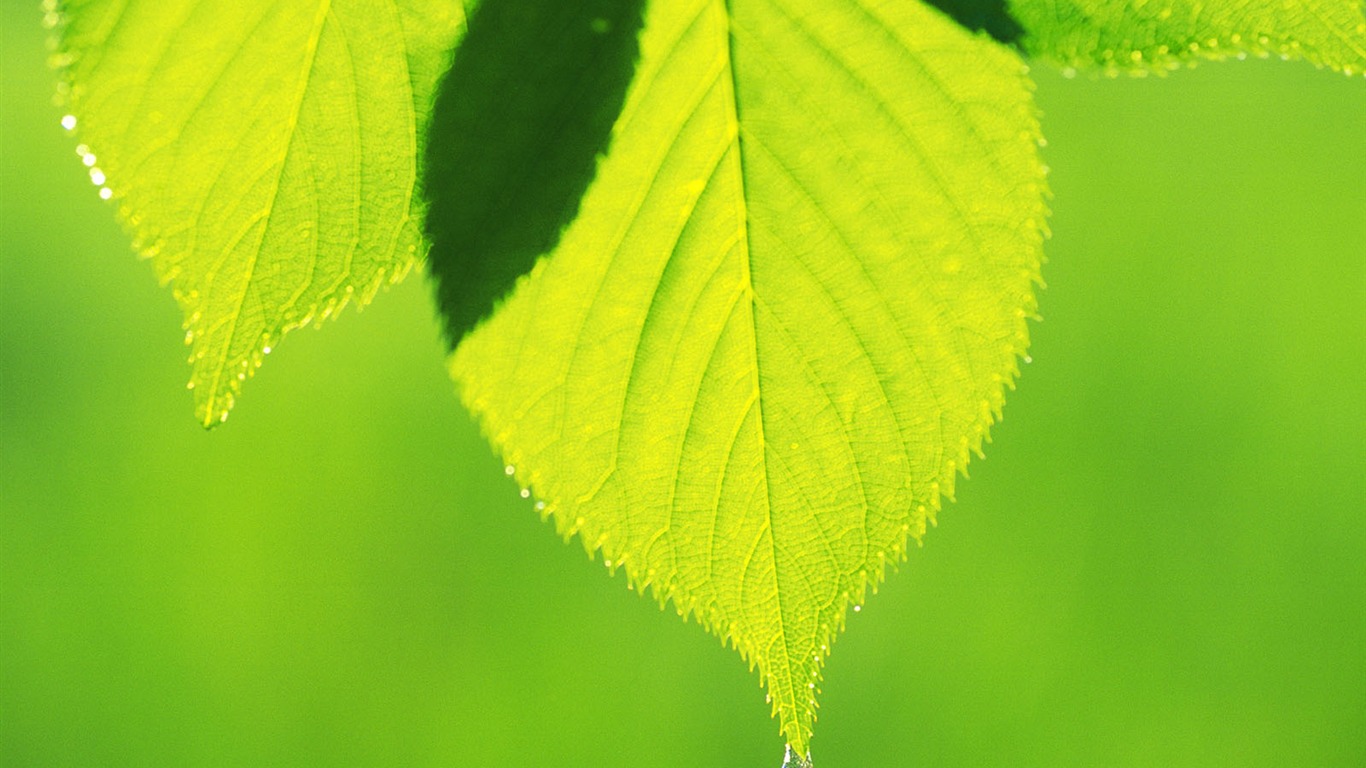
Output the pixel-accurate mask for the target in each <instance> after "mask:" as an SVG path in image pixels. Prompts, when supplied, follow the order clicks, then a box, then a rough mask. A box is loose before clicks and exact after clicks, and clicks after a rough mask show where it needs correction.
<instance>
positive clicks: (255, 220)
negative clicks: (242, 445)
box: [58, 0, 464, 426]
mask: <svg viewBox="0 0 1366 768" xmlns="http://www.w3.org/2000/svg"><path fill="white" fill-rule="evenodd" d="M61 11H62V14H63V19H62V21H61V23H62V24H63V26H64V29H63V33H62V37H61V49H60V53H59V54H58V63H59V64H61V65H63V66H64V67H65V70H66V80H67V82H66V84H65V86H64V88H65V91H66V98H67V101H68V104H69V110H70V112H71V117H70V118H68V124H71V123H73V122H74V124H75V125H76V131H77V133H78V135H79V137H80V140H81V146H80V151H81V153H82V155H83V157H84V160H85V162H86V164H87V165H89V166H91V170H90V173H91V178H92V180H93V181H95V182H96V184H97V185H100V186H101V196H104V197H112V198H114V199H117V200H119V201H120V209H121V212H122V215H123V216H124V217H125V219H126V221H127V224H128V226H129V227H130V229H131V230H132V231H133V233H134V235H135V238H136V246H137V247H138V248H139V249H140V250H141V251H142V252H143V253H145V254H146V255H148V256H150V257H151V258H152V261H153V264H154V267H155V269H156V272H157V274H158V276H159V277H160V278H161V279H162V280H163V281H164V282H170V283H171V284H172V285H173V287H174V293H175V297H176V299H177V300H178V302H179V303H180V306H181V308H182V310H183V311H184V314H185V328H186V336H185V338H186V341H187V342H188V343H189V344H190V346H191V355H190V362H191V364H192V366H193V372H192V375H191V379H190V384H189V386H190V387H191V388H192V389H194V392H195V404H196V413H197V416H198V418H199V420H200V421H201V422H202V423H203V424H205V425H206V426H209V425H212V424H215V423H217V422H218V421H221V420H224V419H226V418H227V414H228V410H229V409H230V408H231V407H232V405H233V401H234V399H235V398H236V396H237V394H238V393H239V392H240V389H241V383H242V381H243V380H244V379H245V378H246V377H247V376H249V375H251V374H252V373H253V372H254V370H255V369H256V368H257V367H258V366H259V365H260V364H261V361H262V359H263V356H264V355H265V354H267V353H269V352H270V350H271V347H272V346H273V345H275V344H276V343H277V342H278V340H279V339H280V337H281V335H282V334H284V333H285V332H286V331H288V330H290V329H293V328H297V327H299V326H302V325H305V324H307V323H309V322H311V321H313V320H316V319H321V318H326V317H328V316H330V315H332V314H334V313H335V312H337V311H338V310H339V309H341V308H342V307H343V306H345V305H346V304H347V303H348V302H350V301H353V300H354V301H356V302H358V303H360V304H364V303H365V302H368V301H369V300H370V299H371V297H373V296H374V294H375V292H376V291H377V290H378V289H379V287H380V286H381V285H382V284H384V283H386V282H392V281H397V280H398V279H400V278H402V277H403V276H404V275H405V273H407V271H408V270H409V268H410V267H411V266H412V265H413V263H414V262H415V261H416V259H417V258H418V257H419V255H420V254H419V250H420V249H421V248H422V236H421V230H420V224H421V221H422V205H421V203H420V201H419V199H418V196H417V195H416V194H415V190H416V188H417V185H418V183H419V181H420V179H419V172H418V169H419V165H418V158H419V157H420V153H421V151H422V145H423V140H424V132H425V123H426V113H427V112H428V111H429V109H430V103H431V97H432V91H433V89H434V87H435V85H436V81H437V79H438V77H439V76H440V74H441V72H442V70H443V67H444V65H445V63H446V61H447V56H448V53H449V51H450V48H451V47H452V45H454V42H455V39H456V37H457V35H458V34H459V32H460V30H461V29H462V27H463V24H464V15H463V12H462V11H461V8H460V6H459V5H458V4H455V3H451V2H447V1H445V0H314V1H313V2H276V1H275V0H250V1H248V0H239V1H237V2H230V3H228V2H223V3H191V2H170V3H166V2H151V1H150V0H122V1H119V0H69V1H68V2H65V3H63V4H62V6H61ZM106 184H107V186H106Z"/></svg>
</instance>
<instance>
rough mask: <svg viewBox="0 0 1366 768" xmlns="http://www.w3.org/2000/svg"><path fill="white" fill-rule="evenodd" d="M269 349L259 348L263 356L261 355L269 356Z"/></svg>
mask: <svg viewBox="0 0 1366 768" xmlns="http://www.w3.org/2000/svg"><path fill="white" fill-rule="evenodd" d="M270 349H271V348H270V347H261V354H263V355H269V354H270Z"/></svg>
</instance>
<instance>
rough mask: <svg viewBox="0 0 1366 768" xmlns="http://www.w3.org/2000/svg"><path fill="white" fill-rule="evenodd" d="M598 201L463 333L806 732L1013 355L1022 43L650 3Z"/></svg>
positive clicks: (464, 371)
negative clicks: (850, 627) (848, 642)
mask: <svg viewBox="0 0 1366 768" xmlns="http://www.w3.org/2000/svg"><path fill="white" fill-rule="evenodd" d="M640 50H641V60H640V64H639V67H638V70H637V74H636V79H635V82H634V83H633V85H632V87H631V89H630V91H629V92H628V94H627V97H626V103H625V106H624V108H623V111H622V114H621V115H620V117H619V118H618V120H617V123H616V126H615V128H614V131H613V138H612V143H611V147H610V149H609V150H608V153H607V155H606V156H605V158H604V159H603V161H602V164H601V167H600V168H599V169H598V173H597V177H596V180H595V181H594V182H593V184H592V185H591V186H590V187H589V188H588V191H587V194H586V196H585V198H584V199H583V201H582V206H581V209H580V213H579V216H578V218H577V219H576V220H575V221H574V223H573V224H572V225H571V226H570V227H569V228H568V229H567V231H566V232H565V233H564V235H563V238H562V239H561V240H560V242H559V244H558V246H557V247H556V248H555V250H554V251H553V253H552V254H551V255H550V257H549V258H547V259H544V260H542V261H541V262H539V263H538V264H537V265H536V267H535V268H534V269H533V270H532V271H531V273H530V274H529V275H528V276H526V277H525V278H524V279H523V280H521V281H520V282H519V283H518V285H517V287H516V289H515V290H514V292H513V293H512V295H511V296H510V297H509V299H508V300H507V301H506V302H505V303H504V304H503V305H502V306H501V307H500V309H499V310H498V311H497V312H496V313H495V314H494V315H493V317H492V318H491V319H490V320H488V321H486V322H485V323H483V324H482V325H480V326H479V327H478V328H476V329H475V330H474V331H473V332H472V333H471V334H470V335H469V336H467V337H466V340H465V341H464V342H463V343H462V344H461V346H460V347H458V349H457V350H456V352H455V354H454V355H453V357H452V363H451V365H452V371H453V373H454V375H455V376H456V377H457V379H458V380H459V381H460V382H461V385H462V394H463V397H464V399H465V401H466V403H467V404H468V405H469V406H470V407H471V408H472V409H473V410H474V411H475V412H476V413H477V414H478V415H479V417H480V419H481V420H482V423H483V425H484V428H485V430H486V431H487V432H488V434H489V436H490V437H491V439H492V440H493V442H494V443H495V444H496V445H497V446H498V447H499V448H500V449H501V450H502V452H503V455H504V456H505V458H506V461H507V463H508V465H509V472H510V473H514V474H515V475H516V476H517V478H518V479H519V480H520V481H521V482H522V483H523V484H525V485H527V486H529V487H530V488H531V489H532V490H534V492H535V494H536V495H537V497H538V498H540V499H543V500H544V501H543V505H544V506H543V509H544V510H545V512H546V513H547V514H550V515H553V516H554V518H555V520H556V522H557V525H558V527H559V529H560V530H561V531H562V532H563V533H564V534H565V535H578V536H580V537H581V538H582V541H583V543H584V544H585V545H586V546H587V547H588V548H589V549H590V550H597V551H601V553H602V556H603V558H604V559H605V560H606V563H607V565H608V566H609V567H611V568H614V569H616V568H621V569H624V570H625V572H626V573H627V574H628V576H629V578H630V580H631V581H632V582H633V583H634V584H635V585H637V586H640V587H644V586H646V585H648V586H649V587H650V588H652V589H653V590H654V593H655V594H656V595H657V596H658V597H659V598H660V599H661V601H663V600H668V601H671V602H672V603H673V604H674V605H675V606H676V607H677V609H678V610H679V611H680V613H682V614H684V615H692V616H695V617H696V618H697V619H698V620H699V621H701V622H702V623H703V624H704V625H705V626H706V627H707V628H708V629H709V630H711V631H712V632H714V633H716V634H717V635H719V636H721V637H723V638H725V639H726V640H728V641H729V642H731V643H732V644H733V645H734V646H735V647H736V648H737V649H738V650H739V651H740V653H741V654H742V655H743V656H744V657H745V658H746V659H748V660H749V661H750V662H751V663H752V664H753V665H756V666H757V667H758V668H759V672H760V675H761V678H762V681H763V683H764V684H765V685H766V686H767V687H768V689H769V695H770V697H771V699H772V702H773V708H774V711H775V713H776V715H777V716H778V717H779V718H780V721H781V730H782V733H783V734H784V736H785V737H786V739H787V740H788V742H789V744H790V745H791V746H792V747H793V749H794V751H795V752H796V753H797V754H798V755H801V754H805V752H806V750H807V748H808V743H809V739H810V735H811V727H812V722H813V720H814V717H815V697H816V688H817V686H818V683H819V677H820V670H821V667H822V664H823V661H824V659H825V658H826V655H827V654H828V652H829V644H830V643H831V642H832V641H833V639H834V637H835V635H836V633H837V632H838V631H839V630H840V629H841V627H842V626H843V625H844V622H845V617H846V612H847V611H848V609H849V608H850V607H851V606H856V605H858V604H859V603H861V602H862V601H863V600H864V598H865V593H866V590H867V588H868V586H869V585H870V584H875V583H876V582H877V581H878V580H879V579H880V578H881V577H882V576H883V574H884V571H885V569H886V567H887V565H888V563H891V562H895V561H896V560H897V559H898V558H900V557H902V556H903V554H904V551H905V548H906V546H907V542H908V540H909V538H910V537H913V536H914V537H918V536H920V534H921V533H922V532H923V531H924V529H925V525H926V522H927V520H931V519H932V517H933V514H934V510H935V509H936V507H937V506H938V504H939V499H940V496H941V495H946V494H951V493H952V489H953V483H954V477H955V474H956V473H957V472H959V471H961V470H962V469H963V467H964V465H965V464H966V462H967V460H968V457H969V454H970V453H971V452H972V451H973V450H974V449H976V448H977V447H978V446H979V445H980V443H981V442H982V440H983V438H984V436H985V434H986V430H987V427H988V425H989V424H990V423H991V421H992V420H993V418H994V417H995V416H996V415H997V413H998V409H999V408H1000V406H1001V403H1002V397H1003V390H1004V388H1005V387H1006V386H1007V385H1008V384H1009V383H1010V381H1011V380H1012V379H1013V377H1014V376H1015V375H1016V372H1017V357H1018V356H1019V355H1020V354H1022V352H1023V350H1024V349H1025V346H1026V341H1027V340H1026V328H1025V323H1026V318H1027V317H1028V316H1030V314H1031V313H1032V312H1033V307H1034V299H1033V284H1034V281H1035V280H1036V279H1037V275H1038V266H1039V261H1040V250H1041V241H1042V231H1043V226H1044V224H1043V222H1044V216H1045V207H1044V203H1043V196H1044V181H1043V172H1042V168H1041V165H1040V162H1039V159H1038V157H1037V147H1036V144H1037V142H1038V131H1037V126H1036V123H1035V116H1034V107H1033V105H1032V102H1031V98H1030V93H1029V90H1030V89H1029V83H1028V80H1027V77H1026V74H1025V67H1024V65H1023V64H1022V63H1021V61H1020V60H1019V59H1018V58H1017V57H1016V56H1015V55H1014V54H1013V53H1011V52H1010V51H1009V50H1008V49H1006V48H1004V47H1002V46H999V45H997V44H996V43H995V42H993V41H991V40H989V39H987V38H985V37H977V36H974V35H972V34H970V33H969V32H967V31H966V30H964V29H963V28H962V27H960V26H958V25H956V24H954V23H953V22H952V21H950V20H948V19H947V18H945V17H944V16H942V15H940V14H939V13H938V12H936V11H934V10H932V9H929V8H928V7H926V6H923V5H921V4H919V3H915V2H903V1H900V0H898V1H896V2H869V1H868V0H862V1H861V2H860V1H858V0H781V1H780V0H733V1H732V2H729V3H726V2H722V0H657V1H656V2H653V3H651V4H649V7H648V10H647V13H646V17H645V27H644V30H643V32H642V38H641V41H640Z"/></svg>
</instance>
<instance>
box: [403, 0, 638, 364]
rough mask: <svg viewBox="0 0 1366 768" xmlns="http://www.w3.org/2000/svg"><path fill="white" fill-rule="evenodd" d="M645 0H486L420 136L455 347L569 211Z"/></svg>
mask: <svg viewBox="0 0 1366 768" xmlns="http://www.w3.org/2000/svg"><path fill="white" fill-rule="evenodd" d="M643 4H644V0H555V1H554V2H548V1H547V0H484V2H483V3H481V4H480V5H479V8H478V10H477V11H476V12H475V13H474V14H473V15H472V16H471V18H470V20H469V28H468V31H467V33H466V36H465V39H464V41H463V42H462V43H461V44H460V46H459V48H458V49H457V50H456V54H455V58H454V60H453V62H452V64H451V68H450V70H449V72H448V73H447V75H446V77H445V79H444V80H443V81H442V84H441V86H440V90H439V92H438V94H437V98H436V104H435V107H434V110H433V115H432V120H431V128H430V131H429V133H428V142H427V155H426V158H425V162H426V189H425V192H426V196H427V200H428V203H429V207H428V212H427V222H426V230H427V236H428V238H429V239H430V240H431V243H432V250H431V254H430V256H429V259H428V269H429V270H430V274H431V275H432V279H433V280H434V281H435V284H436V294H437V301H438V305H439V308H440V310H441V312H442V314H443V316H444V318H445V324H446V332H447V338H448V340H449V342H450V345H451V347H452V348H454V347H455V346H456V345H457V344H459V342H460V340H461V338H463V337H464V335H465V334H466V333H468V332H469V331H470V329H472V328H473V327H474V326H475V325H476V324H478V322H479V321H480V320H481V319H482V318H484V317H485V316H487V315H488V314H489V312H490V311H491V310H492V309H493V308H494V306H495V304H496V303H497V302H498V301H499V300H500V299H502V298H503V297H504V296H505V295H506V294H507V293H508V291H509V290H510V289H511V288H512V287H513V285H514V284H515V282H516V280H517V278H518V277H519V276H521V275H522V274H525V273H526V272H527V271H529V270H530V269H531V267H532V266H533V265H534V264H535V262H536V259H537V257H538V256H540V255H541V254H544V253H546V252H548V251H549V250H551V249H552V248H553V247H554V246H555V244H556V243H557V242H558V241H559V239H560V234H561V232H562V231H563V229H564V227H565V226H566V225H568V224H569V222H570V221H572V220H573V219H574V217H575V215H576V214H577V213H578V208H579V201H580V199H581V198H582V197H583V194H584V192H585V190H586V189H587V188H588V185H589V184H590V183H591V182H592V180H593V176H594V173H595V171H596V166H597V157H598V155H599V154H601V153H602V152H604V151H605V150H606V149H607V144H608V142H609V140H610V137H611V130H612V125H613V123H614V122H615V121H616V118H617V115H618V114H619V113H620V111H621V107H622V103H623V100H624V99H625V96H626V89H627V86H629V85H630V82H631V76H632V74H633V73H634V70H635V64H636V60H637V58H638V56H639V44H638V37H639V32H640V28H641V24H642V6H643Z"/></svg>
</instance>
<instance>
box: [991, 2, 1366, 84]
mask: <svg viewBox="0 0 1366 768" xmlns="http://www.w3.org/2000/svg"><path fill="white" fill-rule="evenodd" d="M1010 13H1011V15H1012V16H1013V17H1014V19H1015V20H1016V22H1017V23H1018V24H1019V25H1020V26H1021V27H1023V29H1024V30H1025V34H1024V37H1023V39H1022V41H1021V43H1022V45H1023V47H1024V48H1025V49H1026V50H1028V51H1030V52H1031V53H1034V54H1038V55H1041V56H1045V57H1048V58H1052V59H1055V60H1058V61H1061V62H1063V63H1065V64H1069V65H1072V66H1078V67H1083V66H1102V67H1106V68H1109V69H1114V70H1121V69H1138V70H1146V69H1152V68H1162V67H1168V66H1173V65H1176V64H1179V63H1181V62H1186V61H1192V60H1197V59H1227V58H1233V57H1237V56H1247V55H1259V56H1282V57H1285V58H1295V59H1305V60H1307V61H1309V62H1311V63H1313V64H1316V65H1318V66H1321V67H1328V68H1330V69H1334V70H1337V71H1340V72H1344V73H1346V74H1361V73H1363V72H1366V15H1363V14H1364V13H1366V6H1363V4H1362V3H1361V2H1360V0H1296V2H1285V0H1154V1H1153V2H1146V3H1131V2H1124V1H1123V0H1062V1H1061V2H1053V1H1052V0H1049V1H1048V2H1043V0H1012V1H1011V3H1010Z"/></svg>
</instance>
